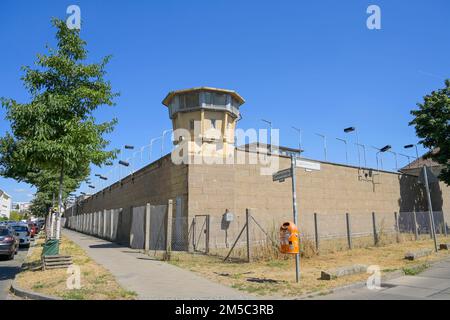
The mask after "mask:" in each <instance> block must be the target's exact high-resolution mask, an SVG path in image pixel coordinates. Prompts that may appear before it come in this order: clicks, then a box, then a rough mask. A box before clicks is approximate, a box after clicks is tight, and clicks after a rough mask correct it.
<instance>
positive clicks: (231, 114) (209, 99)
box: [162, 87, 245, 155]
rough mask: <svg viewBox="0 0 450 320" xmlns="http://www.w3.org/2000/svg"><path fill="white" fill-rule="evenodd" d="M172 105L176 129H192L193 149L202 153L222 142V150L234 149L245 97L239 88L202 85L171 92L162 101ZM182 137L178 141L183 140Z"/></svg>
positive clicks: (172, 115)
mask: <svg viewBox="0 0 450 320" xmlns="http://www.w3.org/2000/svg"><path fill="white" fill-rule="evenodd" d="M162 103H163V104H164V105H165V106H167V107H168V109H169V117H170V119H171V120H172V126H173V130H174V131H175V130H177V129H185V130H188V131H189V134H190V141H189V153H195V154H201V153H203V152H205V150H208V145H211V144H215V145H216V146H217V145H220V146H221V147H222V148H223V150H217V151H220V153H221V154H223V155H226V154H227V152H230V151H231V150H234V132H235V128H236V123H237V121H238V120H239V119H240V112H239V108H240V106H241V105H242V104H244V103H245V100H244V99H243V98H242V97H241V96H240V95H239V94H238V93H237V92H235V91H233V90H226V89H218V88H211V87H198V88H191V89H185V90H178V91H172V92H170V93H169V94H168V95H167V96H166V98H165V99H164V100H163V102H162ZM180 141H182V137H180V138H179V139H178V140H176V141H175V143H179V142H180Z"/></svg>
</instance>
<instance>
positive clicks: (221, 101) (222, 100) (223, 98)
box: [214, 93, 227, 106]
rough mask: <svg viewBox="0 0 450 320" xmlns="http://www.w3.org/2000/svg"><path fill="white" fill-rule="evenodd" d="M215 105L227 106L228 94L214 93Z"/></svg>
mask: <svg viewBox="0 0 450 320" xmlns="http://www.w3.org/2000/svg"><path fill="white" fill-rule="evenodd" d="M214 105H216V106H226V105H227V95H226V94H223V93H216V94H215V95H214Z"/></svg>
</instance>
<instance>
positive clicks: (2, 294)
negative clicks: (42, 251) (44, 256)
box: [0, 248, 28, 300]
mask: <svg viewBox="0 0 450 320" xmlns="http://www.w3.org/2000/svg"><path fill="white" fill-rule="evenodd" d="M27 252H28V249H27V248H21V249H20V250H19V252H18V253H17V255H16V256H15V257H14V260H8V259H7V258H6V257H0V300H7V299H8V298H9V288H10V287H11V282H12V280H14V277H15V275H16V274H17V273H18V272H19V271H20V267H21V265H22V263H23V261H24V260H25V257H26V256H27Z"/></svg>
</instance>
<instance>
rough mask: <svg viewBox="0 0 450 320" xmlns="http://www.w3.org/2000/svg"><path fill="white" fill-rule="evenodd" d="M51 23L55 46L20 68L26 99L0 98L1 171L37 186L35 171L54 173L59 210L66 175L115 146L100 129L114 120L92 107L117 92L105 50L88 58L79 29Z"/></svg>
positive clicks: (76, 175) (102, 158) (80, 175)
mask: <svg viewBox="0 0 450 320" xmlns="http://www.w3.org/2000/svg"><path fill="white" fill-rule="evenodd" d="M52 23H53V25H54V26H55V27H56V29H57V32H56V40H57V48H56V49H51V48H48V53H47V54H44V55H38V58H37V61H36V63H35V64H36V68H35V69H33V68H31V67H24V68H23V70H24V72H25V75H24V76H23V77H22V80H23V81H24V84H25V87H26V88H27V89H28V91H29V93H30V95H31V101H30V102H29V103H19V102H17V101H15V100H13V99H5V98H3V99H2V105H3V106H4V107H5V108H6V119H7V120H9V121H10V123H11V133H7V134H6V135H5V137H3V138H1V139H0V170H1V171H0V172H1V173H2V174H3V175H5V176H7V177H11V178H14V179H17V180H19V181H26V182H29V183H32V184H33V185H36V186H37V187H38V191H41V192H42V191H43V190H42V188H44V186H45V184H43V183H42V181H41V182H39V181H38V180H39V179H38V178H37V177H39V176H40V175H41V174H42V173H45V174H46V175H47V176H46V177H48V176H50V177H51V176H52V175H56V176H57V177H58V178H57V181H58V182H57V184H58V204H59V212H60V213H61V209H62V207H63V197H64V181H65V179H72V180H73V186H76V185H77V183H79V182H80V181H82V180H83V179H85V178H86V177H87V175H88V174H89V172H90V169H89V167H90V164H91V163H92V164H95V165H97V166H102V165H104V164H105V163H107V162H108V161H109V160H110V159H113V158H115V155H116V153H117V150H110V151H108V150H105V149H106V147H107V146H108V144H109V141H107V140H105V138H104V135H105V134H107V133H110V132H111V131H112V130H113V128H114V125H115V124H116V122H117V121H116V119H113V120H111V121H107V122H103V123H96V119H95V118H94V116H93V112H94V111H95V110H96V109H97V108H98V107H99V106H102V105H108V106H113V105H114V102H113V99H114V97H116V96H117V95H118V94H116V93H113V92H112V89H111V84H110V83H109V82H108V81H106V80H105V78H104V76H105V74H106V72H105V66H106V64H107V63H108V61H109V59H110V56H107V57H105V58H103V59H102V61H101V62H100V63H87V62H86V59H87V50H86V48H85V46H86V43H85V41H83V40H82V39H81V38H80V31H79V30H76V29H73V30H71V29H68V28H67V26H66V24H65V22H64V21H62V20H59V19H53V20H52ZM41 180H42V179H41ZM44 180H45V179H44ZM70 191H72V190H66V193H68V192H70ZM47 195H48V193H47ZM58 221H59V217H58ZM58 225H59V224H58ZM57 236H59V228H57Z"/></svg>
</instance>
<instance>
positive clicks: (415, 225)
mask: <svg viewBox="0 0 450 320" xmlns="http://www.w3.org/2000/svg"><path fill="white" fill-rule="evenodd" d="M413 220H414V221H413V223H414V227H413V228H414V238H415V239H416V241H417V240H418V239H419V230H418V229H419V228H418V225H417V215H416V210H413Z"/></svg>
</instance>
